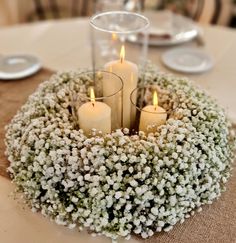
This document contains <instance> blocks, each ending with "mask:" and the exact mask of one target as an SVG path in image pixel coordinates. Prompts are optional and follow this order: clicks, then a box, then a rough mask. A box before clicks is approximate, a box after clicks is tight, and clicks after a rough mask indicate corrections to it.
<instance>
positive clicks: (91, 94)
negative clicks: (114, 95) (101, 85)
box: [90, 88, 95, 106]
mask: <svg viewBox="0 0 236 243" xmlns="http://www.w3.org/2000/svg"><path fill="white" fill-rule="evenodd" d="M90 100H91V102H92V105H93V106H94V103H95V94H94V89H93V88H91V89H90Z"/></svg>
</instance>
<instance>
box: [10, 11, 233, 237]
mask: <svg viewBox="0 0 236 243" xmlns="http://www.w3.org/2000/svg"><path fill="white" fill-rule="evenodd" d="M109 14H110V15H109ZM117 14H118V15H119V16H121V15H122V18H121V19H122V21H123V20H124V19H125V16H127V13H126V12H125V13H123V12H118V13H117V12H115V13H112V12H110V13H107V14H105V16H106V19H108V20H109V22H111V23H113V22H112V20H113V21H117V18H116V17H117ZM130 15H132V16H133V17H132V16H131V17H132V18H133V19H131V20H132V21H133V22H134V20H135V19H136V18H142V16H141V17H140V16H139V15H137V14H132V13H129V15H128V17H129V18H131V17H130ZM95 17H96V16H95ZM100 17H101V16H100V15H99V18H100ZM129 20H130V19H129ZM112 26H113V27H114V26H115V28H118V27H119V26H120V25H115V24H114V23H113V25H112ZM117 26H118V27H117ZM142 31H143V30H142ZM118 32H119V31H117V33H116V32H115V33H116V35H117V36H116V38H117V39H118V41H121V42H123V40H124V36H125V35H126V34H128V35H129V38H131V39H134V38H137V36H139V38H140V33H137V32H135V33H134V32H132V33H130V32H129V33H126V34H124V35H122V34H120V33H118ZM130 35H131V37H130ZM141 36H142V37H141V38H142V40H144V39H145V37H144V34H141ZM131 39H129V40H130V41H131ZM116 44H117V43H116ZM116 44H115V45H116ZM130 44H131V43H130ZM112 45H113V41H112ZM125 47H126V46H125V45H121V46H120V50H121V51H120V57H118V59H117V60H115V61H114V60H113V61H112V60H109V61H107V62H106V63H105V65H104V69H105V70H104V71H93V72H88V71H86V70H77V71H73V72H62V73H58V74H55V75H53V76H52V77H51V78H50V80H48V81H45V82H43V83H42V84H41V85H40V86H39V87H38V89H37V90H36V92H35V93H34V94H32V95H31V96H30V97H29V99H28V101H27V102H26V104H25V105H23V106H22V107H21V109H20V110H19V111H18V113H17V114H16V115H15V117H14V118H13V119H12V121H11V123H10V124H9V125H8V127H7V132H6V145H7V151H6V153H7V155H8V158H9V161H10V162H11V163H10V167H9V168H8V170H9V172H10V174H11V176H12V178H13V181H14V182H15V184H16V185H17V188H18V189H19V191H21V192H23V193H24V195H25V199H26V201H27V203H28V204H29V205H30V207H31V208H32V209H33V210H34V211H40V212H41V213H42V214H43V215H46V216H48V217H49V218H51V219H53V220H54V221H55V222H56V223H58V224H61V225H65V226H68V227H69V228H74V227H78V228H79V229H80V230H82V229H83V228H88V229H89V230H90V231H92V232H93V234H98V235H100V234H103V235H106V236H107V237H110V238H112V239H113V240H117V239H118V237H119V236H122V237H126V238H127V239H128V238H129V237H130V236H131V234H138V235H141V237H142V238H147V237H150V236H152V235H153V234H154V233H155V232H160V231H162V230H164V231H169V230H171V229H172V227H173V226H174V225H175V224H176V223H178V222H183V221H184V220H185V219H186V218H188V217H190V215H192V214H193V213H194V211H199V210H201V206H202V205H204V204H210V203H212V202H213V200H214V199H217V198H219V196H220V195H221V193H222V192H223V191H224V190H225V183H226V182H227V180H228V179H229V177H230V170H231V163H232V161H233V157H234V145H235V140H234V139H235V137H234V134H233V132H232V129H231V124H230V122H229V121H228V120H227V118H226V116H225V113H224V111H223V109H222V108H221V107H220V106H218V105H217V103H216V101H215V100H214V99H212V98H211V97H210V96H209V95H207V94H206V93H205V92H204V91H202V90H200V89H199V88H197V87H195V86H194V84H193V83H192V82H191V81H189V80H188V79H186V78H180V77H174V76H172V75H168V74H162V73H160V72H159V71H158V69H157V68H156V67H155V66H153V65H152V64H149V65H145V66H142V65H141V68H139V70H138V66H137V65H136V64H135V63H133V62H131V61H128V59H126V58H125V50H124V49H125ZM114 53H116V52H113V54H114ZM94 54H95V52H94ZM113 54H112V55H113ZM105 56H106V57H107V55H105Z"/></svg>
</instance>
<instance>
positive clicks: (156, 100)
mask: <svg viewBox="0 0 236 243" xmlns="http://www.w3.org/2000/svg"><path fill="white" fill-rule="evenodd" d="M152 103H153V105H154V108H155V110H156V108H157V106H158V97H157V92H156V90H155V91H154V93H153V97H152Z"/></svg>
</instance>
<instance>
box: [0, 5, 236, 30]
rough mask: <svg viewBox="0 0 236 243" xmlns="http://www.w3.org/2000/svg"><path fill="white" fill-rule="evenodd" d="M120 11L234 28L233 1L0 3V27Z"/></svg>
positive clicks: (235, 26) (235, 6)
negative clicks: (169, 15)
mask: <svg viewBox="0 0 236 243" xmlns="http://www.w3.org/2000/svg"><path fill="white" fill-rule="evenodd" d="M121 9H122V10H124V9H125V10H127V11H135V12H141V11H148V10H153V11H158V10H163V9H168V10H171V11H173V12H175V13H179V14H182V15H185V16H187V17H190V18H192V19H193V20H195V21H197V22H199V23H202V24H213V25H224V26H230V27H233V28H236V0H0V28H1V27H4V26H9V25H16V24H20V23H27V22H36V21H43V20H48V19H61V18H74V17H83V16H84V17H85V16H91V15H92V14H93V13H95V12H99V11H106V10H121Z"/></svg>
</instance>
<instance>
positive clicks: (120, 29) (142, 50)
mask: <svg viewBox="0 0 236 243" xmlns="http://www.w3.org/2000/svg"><path fill="white" fill-rule="evenodd" d="M90 25H91V34H92V36H91V37H92V38H91V41H92V61H93V67H94V69H99V68H102V67H104V65H105V64H106V63H107V62H108V61H112V60H116V59H120V51H121V47H122V46H124V47H125V50H126V52H125V58H126V59H127V60H129V61H132V62H134V63H136V64H137V65H140V64H141V65H144V64H145V62H146V59H147V46H148V33H147V29H148V26H149V20H148V19H147V18H146V17H145V16H143V15H141V14H138V13H133V12H127V11H108V12H102V13H98V14H96V15H94V16H92V17H91V19H90Z"/></svg>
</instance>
